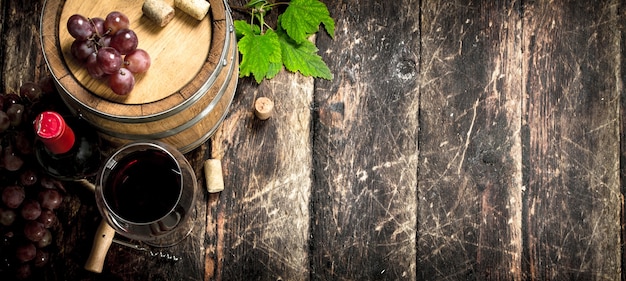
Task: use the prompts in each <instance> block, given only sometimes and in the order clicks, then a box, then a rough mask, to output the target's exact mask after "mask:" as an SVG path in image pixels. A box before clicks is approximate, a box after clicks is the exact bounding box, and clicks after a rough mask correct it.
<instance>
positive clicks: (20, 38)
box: [0, 0, 47, 93]
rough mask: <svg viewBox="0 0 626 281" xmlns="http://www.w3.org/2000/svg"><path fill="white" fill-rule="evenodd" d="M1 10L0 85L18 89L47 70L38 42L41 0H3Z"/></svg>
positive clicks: (10, 90)
mask: <svg viewBox="0 0 626 281" xmlns="http://www.w3.org/2000/svg"><path fill="white" fill-rule="evenodd" d="M4 2H5V3H1V4H2V8H3V10H2V11H0V13H2V14H0V16H1V17H2V18H1V19H0V23H1V25H2V26H1V27H0V31H1V32H2V35H3V36H2V37H1V38H0V89H3V90H4V91H5V92H9V93H19V89H20V86H21V85H22V84H23V83H24V82H28V81H38V80H39V78H40V74H41V73H42V71H43V72H44V73H45V72H46V71H47V69H46V67H45V62H44V59H43V55H42V53H41V44H40V42H39V18H40V15H41V9H42V5H43V2H44V1H42V0H25V1H4Z"/></svg>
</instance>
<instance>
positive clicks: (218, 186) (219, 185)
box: [204, 159, 224, 193]
mask: <svg viewBox="0 0 626 281" xmlns="http://www.w3.org/2000/svg"><path fill="white" fill-rule="evenodd" d="M204 178H205V181H206V188H207V191H208V192H209V193H216V192H220V191H222V190H224V177H223V175H222V161H220V160H219V159H208V160H206V161H204Z"/></svg>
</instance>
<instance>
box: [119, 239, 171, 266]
mask: <svg viewBox="0 0 626 281" xmlns="http://www.w3.org/2000/svg"><path fill="white" fill-rule="evenodd" d="M113 243H115V244H118V245H122V246H125V247H129V248H132V249H135V250H138V251H142V252H146V253H148V254H149V255H150V256H151V257H157V258H159V259H163V260H166V261H171V262H179V261H181V260H182V259H183V258H182V257H179V256H176V255H173V254H170V253H166V252H163V251H152V250H150V249H147V248H144V247H142V246H139V245H136V244H132V243H129V242H126V241H122V240H119V239H115V238H113Z"/></svg>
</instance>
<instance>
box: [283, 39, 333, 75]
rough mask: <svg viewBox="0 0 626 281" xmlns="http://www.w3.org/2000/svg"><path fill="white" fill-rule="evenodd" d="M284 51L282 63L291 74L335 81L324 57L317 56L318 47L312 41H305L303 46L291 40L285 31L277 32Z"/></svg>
mask: <svg viewBox="0 0 626 281" xmlns="http://www.w3.org/2000/svg"><path fill="white" fill-rule="evenodd" d="M277 34H278V37H279V39H280V48H281V50H282V61H283V64H284V65H285V68H286V69H287V70H289V71H291V72H300V73H301V74H302V75H304V76H313V77H316V78H324V79H328V80H332V79H333V74H332V73H331V72H330V69H329V68H328V66H326V63H324V61H323V60H322V57H320V56H319V55H317V51H318V49H317V47H316V46H315V44H313V43H312V42H311V41H308V40H305V41H304V42H302V43H301V44H298V43H296V42H295V41H294V40H293V39H291V38H290V37H289V36H288V35H287V34H286V33H285V31H284V30H282V29H280V28H279V29H278V30H277Z"/></svg>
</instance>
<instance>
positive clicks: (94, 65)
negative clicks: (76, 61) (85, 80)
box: [85, 53, 106, 79]
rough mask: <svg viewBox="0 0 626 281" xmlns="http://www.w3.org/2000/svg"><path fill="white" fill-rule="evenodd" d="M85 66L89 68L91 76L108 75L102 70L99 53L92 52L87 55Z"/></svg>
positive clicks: (88, 71)
mask: <svg viewBox="0 0 626 281" xmlns="http://www.w3.org/2000/svg"><path fill="white" fill-rule="evenodd" d="M85 67H86V68H87V73H89V76H91V77H92V78H96V79H98V78H102V77H104V76H105V75H106V74H105V73H104V71H102V68H101V67H100V64H98V53H92V54H91V55H89V56H88V57H87V60H86V62H85Z"/></svg>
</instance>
